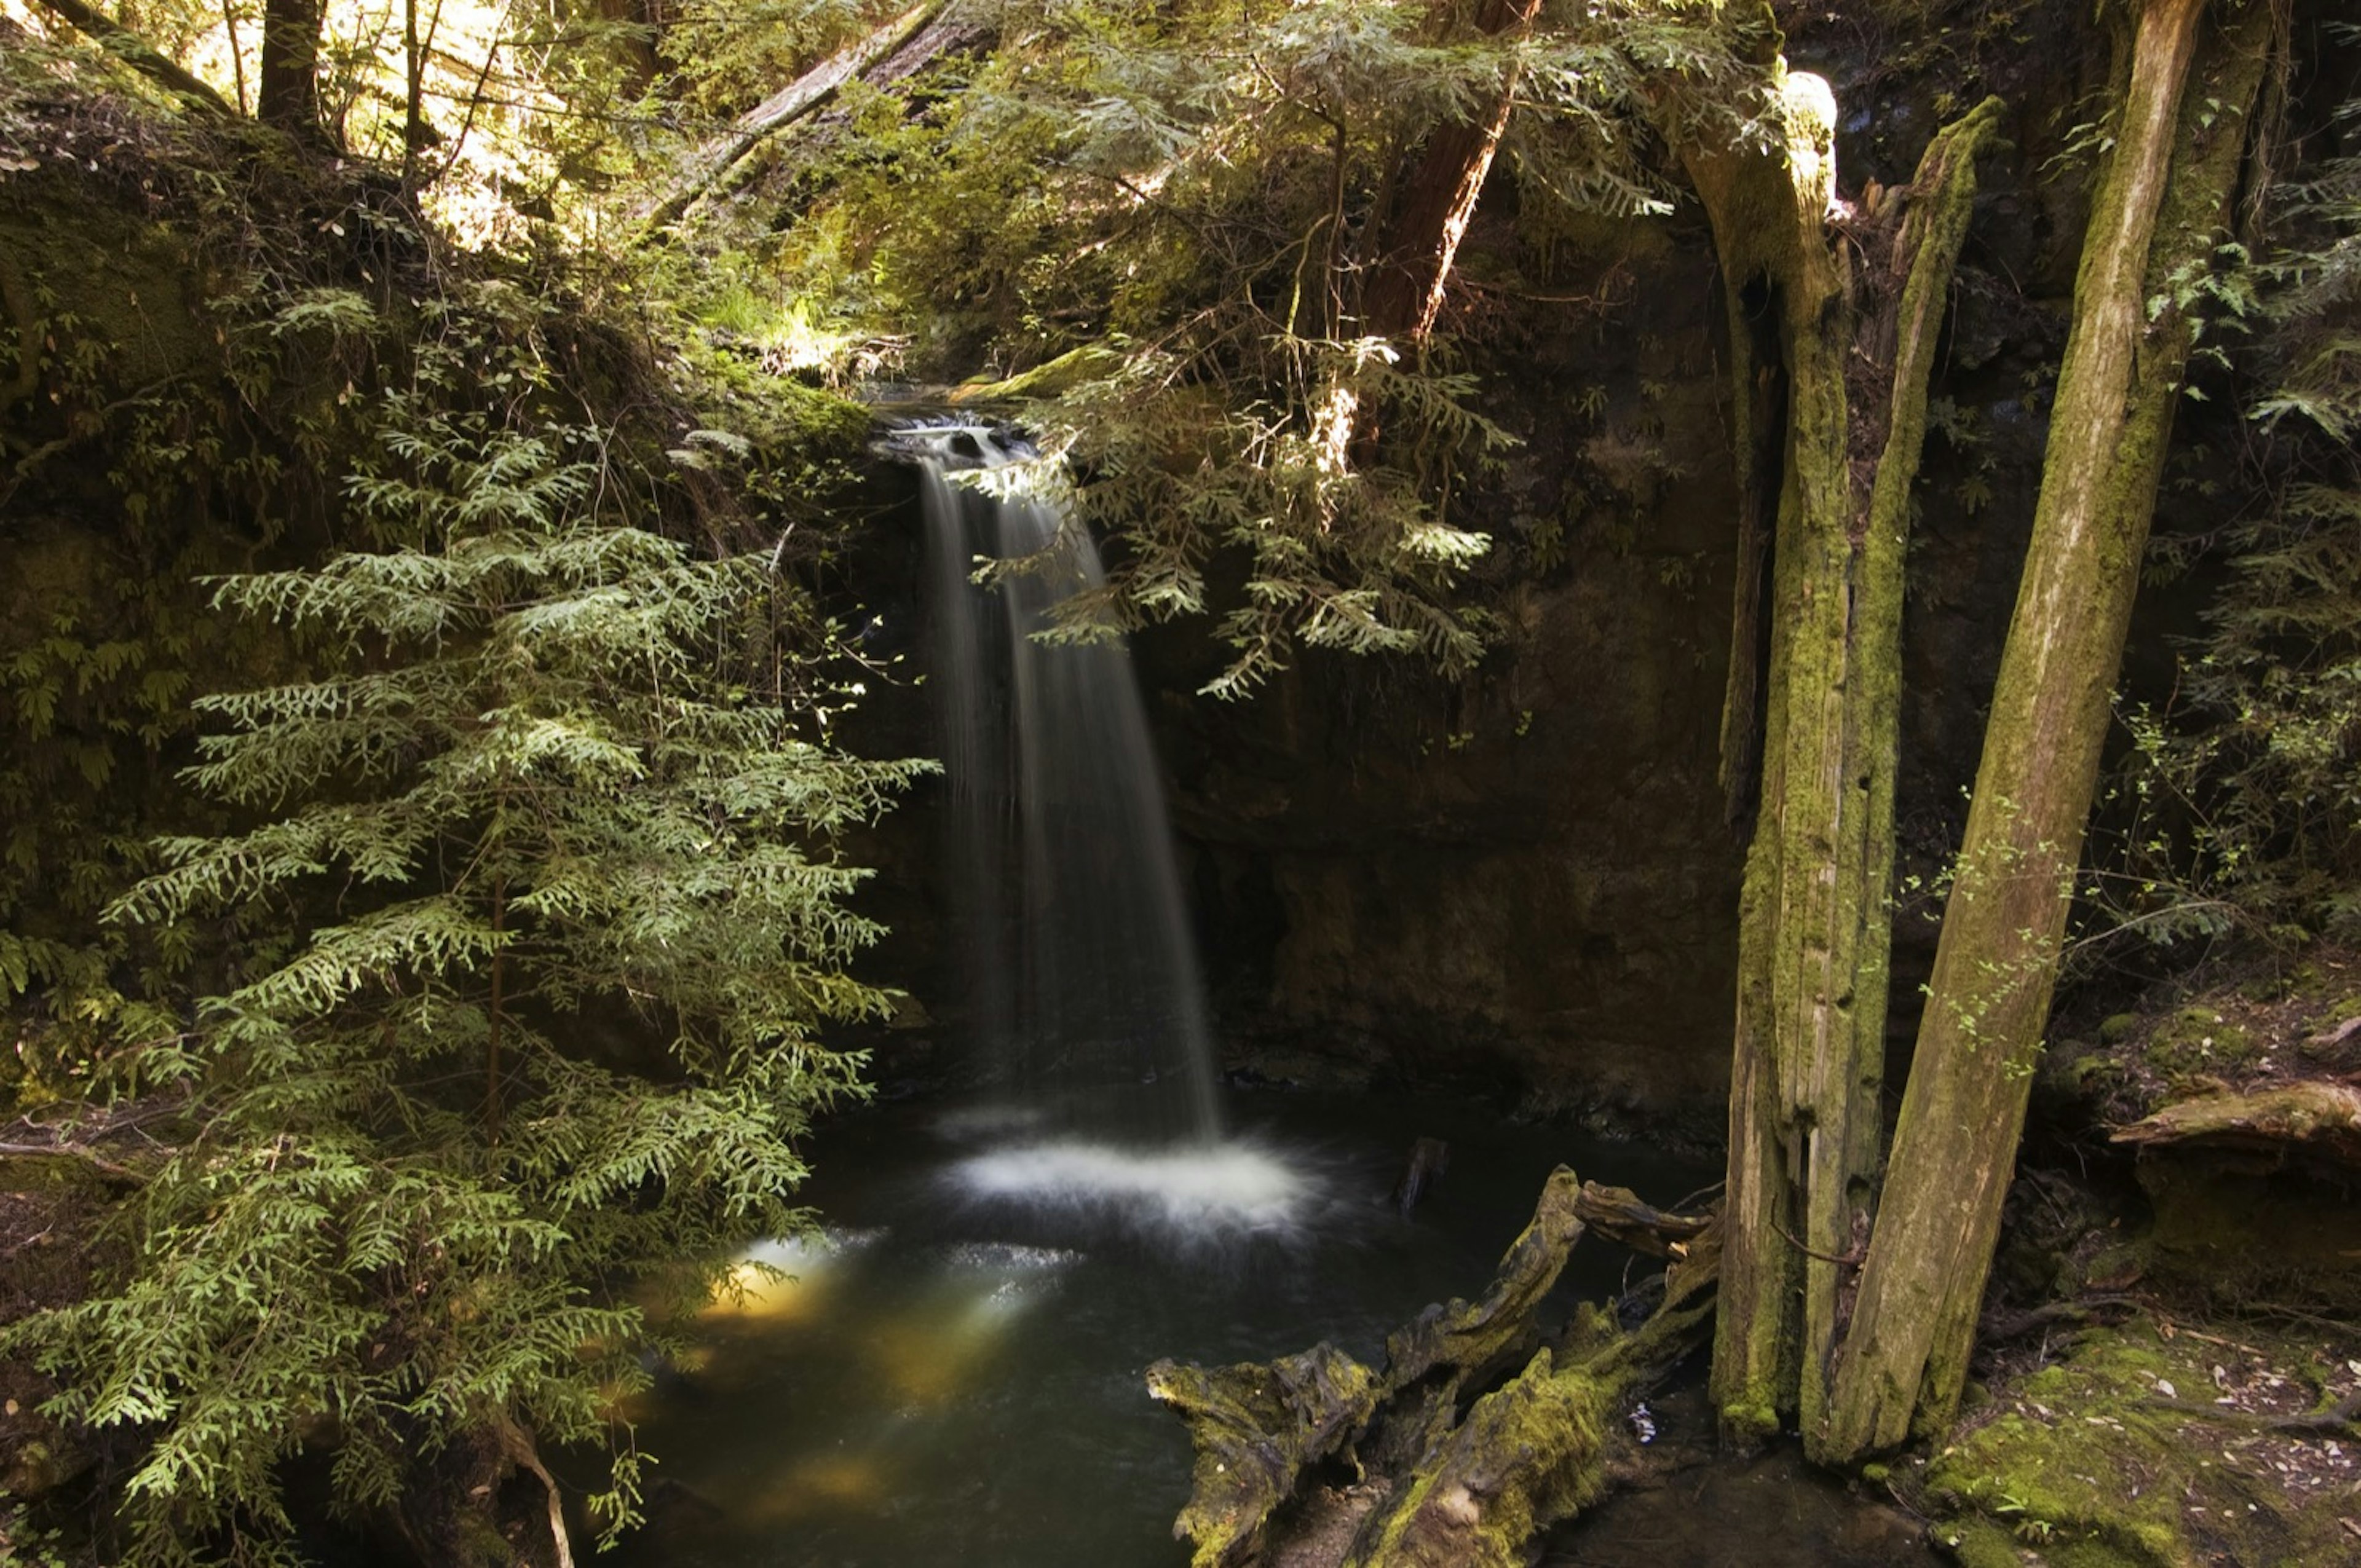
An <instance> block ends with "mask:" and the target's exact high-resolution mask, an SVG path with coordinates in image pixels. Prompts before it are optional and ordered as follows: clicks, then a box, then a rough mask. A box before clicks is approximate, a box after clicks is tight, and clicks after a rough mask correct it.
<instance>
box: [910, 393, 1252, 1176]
mask: <svg viewBox="0 0 2361 1568" xmlns="http://www.w3.org/2000/svg"><path fill="white" fill-rule="evenodd" d="M896 444H897V445H898V446H900V447H902V448H903V449H904V450H906V451H908V452H910V453H911V454H912V455H914V456H915V457H916V459H917V463H918V466H919V469H920V487H921V488H920V495H921V500H922V504H923V507H924V510H925V514H926V525H927V555H928V599H929V606H930V615H931V619H932V621H933V626H934V645H933V652H934V661H933V662H934V668H935V675H934V679H935V681H936V682H937V683H938V688H937V689H938V696H937V699H936V709H937V713H938V716H939V723H940V725H941V729H942V744H943V758H944V772H945V774H946V782H947V784H948V787H949V795H950V809H949V812H948V813H947V817H948V829H947V831H948V834H949V844H948V860H949V869H950V883H951V886H952V894H953V898H954V909H955V918H956V919H957V921H958V923H959V927H960V929H961V938H960V943H959V945H960V947H961V951H962V957H963V959H964V965H963V967H964V968H965V970H966V983H967V990H968V1011H969V1014H970V1016H971V1019H972V1030H973V1032H974V1034H975V1035H976V1036H977V1037H978V1038H979V1040H980V1041H981V1042H982V1043H983V1046H984V1047H985V1049H986V1054H987V1057H988V1058H989V1059H990V1060H992V1061H993V1062H994V1063H995V1064H996V1065H997V1068H998V1070H999V1073H1000V1076H1001V1078H1002V1080H1003V1087H1004V1090H1005V1092H1007V1093H1008V1094H1010V1095H1011V1096H1012V1097H1013V1100H1014V1107H1015V1108H1016V1110H1018V1111H1020V1112H1021V1113H1024V1114H1026V1115H1027V1116H1030V1117H1036V1118H1038V1119H1040V1120H1043V1121H1046V1122H1047V1123H1048V1124H1049V1128H1048V1130H1049V1131H1052V1132H1055V1133H1060V1134H1066V1135H1074V1134H1087V1135H1092V1136H1094V1137H1098V1138H1103V1139H1114V1140H1116V1141H1121V1142H1125V1143H1129V1144H1134V1145H1137V1144H1142V1143H1173V1142H1191V1143H1200V1144H1210V1143H1211V1142H1213V1139H1214V1138H1215V1137H1216V1136H1217V1135H1218V1130H1219V1129H1218V1126H1217V1119H1218V1117H1217V1112H1216V1109H1215V1105H1214V1092H1213V1091H1214V1084H1213V1047H1212V1039H1211V1036H1210V1033H1209V1031H1208V1028H1207V1025H1206V1017H1205V1003H1204V996H1203V992H1202V987H1201V984H1200V981H1199V979H1198V970H1197V959H1196V951H1195V945H1194V943H1193V942H1192V941H1191V938H1190V934H1189V927H1188V921H1187V918H1186V916H1185V913H1184V906H1183V905H1182V902H1181V897H1180V874H1179V872H1178V871H1177V869H1176V868H1175V866H1174V864H1173V859H1172V845H1171V839H1170V827H1169V823H1168V819H1167V817H1166V814H1165V805H1164V792H1163V788H1162V786H1161V784H1159V780H1158V775H1157V766H1156V756H1155V752H1154V751H1153V749H1152V748H1151V747H1150V745H1149V743H1148V722H1147V718H1146V716H1145V714H1144V713H1143V712H1142V711H1141V708H1140V701H1139V691H1138V687H1137V684H1136V683H1135V682H1134V680H1133V678H1132V671H1131V656H1130V653H1129V652H1128V651H1127V650H1126V648H1125V646H1124V643H1123V641H1122V640H1121V639H1120V638H1117V637H1114V636H1102V637H1095V638H1089V639H1084V640H1081V641H1075V640H1072V639H1057V638H1047V637H1044V636H1043V633H1044V632H1047V631H1049V630H1052V629H1053V628H1055V627H1056V626H1057V625H1058V622H1057V620H1056V617H1055V614H1054V612H1055V610H1056V609H1057V607H1058V606H1060V604H1062V603H1064V602H1065V601H1067V600H1068V599H1070V598H1072V597H1073V596H1075V595H1077V594H1085V593H1089V592H1092V591H1093V590H1096V589H1099V588H1102V587H1104V584H1105V576H1104V570H1103V569H1102V567H1101V565H1100V562H1099V556H1098V551H1097V549H1096V547H1095V546H1093V543H1091V539H1090V535H1089V533H1088V532H1087V531H1086V530H1084V529H1082V527H1080V526H1078V525H1075V524H1074V523H1073V522H1072V521H1071V518H1070V517H1069V515H1068V512H1067V510H1066V508H1065V506H1064V504H1063V502H1062V500H1061V499H1060V498H1059V495H1058V492H1057V490H1056V489H1055V488H1054V487H1052V486H1051V485H1049V484H1047V483H1044V482H1043V481H1044V479H1045V478H1047V477H1050V476H1045V475H1044V474H1043V473H1042V472H1041V460H1040V459H1038V457H1036V456H1035V455H1034V454H1033V453H1032V452H1031V451H1030V449H1029V448H1027V447H1025V446H1024V445H1023V444H1021V443H1019V442H1016V441H1015V440H1013V439H1012V438H1010V437H1009V436H1008V435H1006V434H1005V433H1001V432H996V431H994V430H991V429H986V428H982V427H976V426H950V425H939V426H922V427H917V428H914V429H911V430H907V431H905V432H903V433H901V434H900V437H899V438H898V439H897V442H896ZM961 470H968V471H974V470H984V471H987V472H986V474H985V475H984V476H983V478H984V482H983V483H982V484H978V483H973V482H966V483H962V482H960V481H958V480H956V479H954V478H953V477H952V476H953V475H954V474H957V473H959V472H961ZM979 557H985V558H990V559H993V560H1001V561H1012V562H1019V561H1021V562H1023V563H1024V565H1023V566H1022V567H1020V568H1016V569H1012V570H1009V571H1007V572H1005V573H1003V574H1000V575H999V576H998V578H997V581H996V583H995V584H994V586H992V587H980V586H978V585H977V584H976V583H975V582H974V581H973V580H972V578H973V576H974V571H975V567H976V565H978V558H979Z"/></svg>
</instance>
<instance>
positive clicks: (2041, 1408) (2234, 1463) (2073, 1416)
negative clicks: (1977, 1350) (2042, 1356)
mask: <svg viewBox="0 0 2361 1568" xmlns="http://www.w3.org/2000/svg"><path fill="white" fill-rule="evenodd" d="M2217 1329H2224V1332H2215V1331H2216V1330H2217ZM2337 1336H2341V1337H2336V1336H2331V1337H2329V1338H2323V1337H2322V1336H2301V1335H2290V1334H2283V1333H2279V1332H2268V1331H2264V1330H2260V1329H2257V1328H2256V1327H2254V1326H2252V1325H2247V1324H2237V1325H2234V1326H2228V1327H2226V1328H2225V1326H2224V1325H2213V1326H2210V1327H2209V1328H2208V1329H2206V1330H2202V1331H2201V1330H2193V1329H2190V1328H2186V1327H2182V1326H2180V1325H2177V1324H2175V1323H2173V1322H2172V1321H2169V1320H2168V1319H2165V1318H2161V1317H2154V1316H2144V1317H2139V1318H2135V1319H2133V1320H2132V1321H2129V1322H2127V1323H2125V1324H2124V1325H2123V1326H2121V1327H2119V1328H2106V1329H2093V1330H2091V1331H2089V1332H2085V1333H2083V1334H2081V1336H2079V1337H2078V1338H2077V1339H2076V1340H2075V1341H2074V1343H2072V1345H2071V1346H2070V1348H2069V1349H2068V1351H2067V1353H2066V1354H2065V1356H2064V1358H2063V1359H2062V1360H2059V1361H2058V1362H2056V1363H2054V1364H2052V1365H2048V1366H2045V1367H2042V1368H2040V1369H2039V1370H2038V1371H2036V1372H2034V1373H2032V1374H2031V1375H2029V1376H2025V1377H2024V1378H2023V1379H2022V1380H2021V1381H2018V1382H2016V1383H2015V1385H2014V1386H2013V1387H2011V1386H2003V1387H1999V1388H1997V1389H1996V1390H1995V1392H1994V1394H1993V1398H1991V1400H1990V1401H1989V1402H1988V1403H1986V1404H1985V1405H1984V1406H1983V1407H1982V1408H1981V1409H1978V1410H1976V1411H1974V1412H1972V1413H1971V1414H1970V1415H1969V1416H1968V1417H1967V1418H1966V1419H1965V1420H1963V1421H1962V1422H1961V1423H1960V1428H1959V1429H1958V1430H1957V1431H1954V1433H1953V1434H1952V1436H1951V1439H1950V1441H1949V1442H1948V1443H1947V1444H1946V1445H1945V1446H1943V1447H1942V1448H1941V1449H1940V1450H1939V1451H1938V1453H1937V1454H1936V1456H1935V1458H1934V1459H1933V1460H1932V1462H1931V1463H1930V1464H1928V1465H1927V1470H1926V1473H1925V1476H1924V1481H1925V1485H1926V1487H1927V1495H1928V1497H1929V1499H1930V1501H1932V1502H1933V1503H1934V1504H1935V1505H1936V1508H1937V1510H1938V1512H1939V1513H1940V1514H1942V1515H1944V1516H1945V1517H1944V1518H1943V1519H1942V1520H1941V1522H1939V1523H1938V1526H1937V1527H1936V1529H1935V1532H1934V1534H1935V1539H1936V1540H1937V1541H1939V1542H1941V1543H1942V1544H1944V1545H1945V1546H1947V1547H1948V1548H1949V1550H1951V1551H1952V1552H1954V1553H1955V1554H1956V1555H1957V1556H1958V1557H1959V1558H1960V1561H1961V1562H1963V1563H1969V1564H1971V1568H1986V1565H1991V1568H1999V1565H2000V1564H2004V1563H2005V1564H2010V1565H2013V1568H2021V1565H2022V1564H2024V1563H2030V1562H2038V1563H2046V1564H2049V1565H2051V1568H2128V1565H2137V1568H2184V1565H2193V1564H2197V1563H2212V1562H2219V1561H2228V1562H2235V1563H2246V1564H2253V1565H2255V1568H2278V1565H2281V1564H2285V1565H2289V1568H2293V1565H2295V1564H2301V1563H2333V1562H2342V1561H2345V1559H2346V1556H2347V1554H2348V1552H2349V1551H2350V1549H2351V1547H2352V1545H2353V1541H2354V1537H2353V1535H2352V1534H2351V1533H2350V1527H2348V1526H2346V1525H2345V1523H2344V1522H2343V1517H2344V1516H2345V1515H2347V1514H2350V1513H2352V1512H2354V1511H2355V1509H2354V1508H2353V1501H2352V1499H2353V1488H2354V1486H2355V1485H2356V1482H2361V1455H2356V1454H2355V1453H2353V1452H2352V1451H2353V1450H2354V1449H2355V1447H2356V1443H2355V1442H2353V1441H2352V1440H2351V1434H2350V1433H2349V1432H2348V1433H2346V1434H2345V1437H2344V1438H2343V1440H2341V1441H2340V1440H2339V1438H2338V1437H2337V1435H2336V1434H2334V1433H2321V1432H2298V1431H2286V1430H2280V1429H2276V1428H2274V1427H2273V1426H2272V1425H2271V1424H2270V1423H2271V1422H2273V1421H2275V1420H2286V1419H2288V1418H2291V1417H2298V1416H2301V1415H2304V1414H2307V1413H2309V1412H2310V1411H2312V1410H2314V1409H2319V1408H2321V1407H2322V1406H2323V1405H2325V1404H2327V1403H2329V1402H2331V1401H2333V1400H2334V1399H2336V1398H2342V1397H2343V1396H2344V1394H2345V1393H2346V1392H2347V1391H2349V1390H2350V1389H2351V1388H2352V1387H2355V1386H2356V1385H2357V1384H2361V1369H2356V1363H2355V1362H2354V1361H2353V1360H2352V1359H2351V1357H2352V1354H2353V1353H2354V1352H2355V1351H2356V1350H2361V1344H2356V1343H2344V1342H2345V1341H2350V1340H2353V1339H2354V1338H2355V1335H2354V1333H2353V1332H2351V1331H2348V1330H2345V1329H2343V1328H2340V1329H2339V1330H2338V1331H2337ZM2332 1341H2333V1343H2332ZM2327 1369H2333V1370H2327Z"/></svg>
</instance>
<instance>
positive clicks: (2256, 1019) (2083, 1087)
mask: <svg viewBox="0 0 2361 1568" xmlns="http://www.w3.org/2000/svg"><path fill="white" fill-rule="evenodd" d="M2203 972H2204V973H2205V974H2206V976H2207V977H2208V978H2207V979H2206V980H2205V981H2203V982H2202V983H2201V984H2199V985H2196V986H2193V987H2192V986H2189V985H2186V984H2177V985H2176V986H2174V987H2173V988H2172V989H2171V990H2170V991H2169V992H2166V993H2164V994H2161V995H2158V996H2156V997H2153V998H2152V999H2151V1000H2150V1001H2149V1003H2147V1005H2145V1006H2143V1007H2142V1008H2141V1009H2139V1010H2138V1011H2136V1012H2125V1013H2116V1014H2110V1015H2109V1016H2107V1017H2105V1018H2103V1019H2101V1020H2099V1021H2097V1022H2095V1023H2092V1024H2087V1025H2083V1026H2081V1027H2080V1028H2077V1029H2074V1030H2072V1031H2071V1032H2070V1033H2067V1034H2066V1035H2064V1036H2062V1037H2060V1038H2058V1039H2056V1040H2054V1041H2053V1042H2052V1043H2051V1045H2050V1047H2049V1052H2048V1064H2047V1067H2046V1069H2045V1070H2044V1077H2045V1079H2046V1080H2047V1083H2046V1087H2047V1088H2048V1089H2049V1090H2050V1091H2052V1092H2055V1093H2062V1094H2064V1095H2066V1096H2069V1097H2070V1098H2072V1099H2074V1100H2076V1101H2079V1102H2081V1105H2082V1107H2083V1108H2084V1109H2085V1110H2086V1111H2087V1112H2089V1113H2094V1114H2095V1116H2096V1118H2097V1119H2098V1120H2100V1121H2103V1122H2109V1123H2116V1124H2122V1123H2129V1122H2136V1121H2137V1120H2139V1119H2140V1118H2141V1117H2143V1116H2147V1115H2150V1114H2153V1113H2155V1112H2156V1111H2158V1109H2160V1108H2161V1107H2163V1106H2165V1105H2168V1104H2170V1103H2172V1102H2174V1101H2177V1100H2185V1099H2189V1098H2191V1097H2192V1096H2194V1095H2199V1094H2204V1093H2210V1092H2218V1091H2222V1090H2225V1089H2226V1090H2231V1091H2237V1092H2241V1093H2245V1092H2251V1091H2256V1090H2259V1089H2268V1088H2273V1087H2278V1086H2280V1085H2284V1084H2288V1083H2292V1082H2296V1081H2300V1080H2303V1079H2307V1078H2324V1077H2334V1076H2340V1075H2343V1074H2345V1073H2350V1072H2352V1071H2354V1070H2356V1069H2361V1028H2356V1029H2355V1030H2353V1031H2351V1032H2350V1033H2347V1034H2344V1035H2342V1036H2341V1037H2340V1036H2339V1030H2340V1028H2341V1026H2342V1025H2345V1024H2346V1023H2348V1022H2351V1021H2353V1020H2356V1019H2361V952H2356V950H2355V949H2353V948H2346V947H2342V946H2338V945H2335V944H2332V943H2325V942H2323V943H2317V944H2314V945H2313V946H2312V947H2311V948H2307V949H2305V950H2304V951H2303V952H2302V953H2301V954H2297V955H2294V956H2280V955H2267V956H2264V957H2260V958H2257V959H2251V960H2248V961H2246V962H2244V963H2237V964H2232V965H2227V966H2208V967H2207V969H2206V970H2204V971H2203Z"/></svg>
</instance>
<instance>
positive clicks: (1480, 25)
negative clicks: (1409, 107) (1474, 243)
mask: <svg viewBox="0 0 2361 1568" xmlns="http://www.w3.org/2000/svg"><path fill="white" fill-rule="evenodd" d="M1541 8H1542V0H1485V3H1484V5H1482V6H1481V7H1480V8H1479V9H1478V10H1477V13H1476V30H1477V32H1479V33H1481V34H1484V35H1485V36H1487V37H1498V36H1499V35H1501V34H1503V33H1509V32H1522V31H1524V30H1525V29H1526V28H1528V27H1532V24H1533V18H1534V17H1535V16H1539V15H1540V14H1541ZM1516 94H1517V73H1516V70H1515V68H1514V67H1513V66H1511V67H1510V71H1509V72H1508V74H1507V75H1506V77H1505V78H1504V79H1503V80H1502V81H1501V83H1500V91H1499V96H1498V97H1497V98H1495V99H1494V101H1493V104H1492V108H1491V111H1490V112H1489V113H1488V114H1487V115H1485V116H1484V117H1483V118H1482V119H1480V120H1466V121H1459V122H1455V123H1454V124H1450V125H1444V126H1438V127H1436V129H1435V130H1434V132H1433V134H1432V135H1431V136H1430V137H1428V138H1427V143H1426V147H1425V148H1424V150H1423V151H1422V152H1421V153H1420V154H1419V159H1418V167H1417V168H1416V170H1413V171H1412V173H1411V177H1410V180H1409V181H1408V183H1407V184H1405V185H1404V186H1403V187H1402V191H1401V195H1400V200H1398V201H1397V202H1396V203H1394V204H1393V209H1392V211H1391V212H1390V213H1389V214H1386V217H1385V225H1384V238H1383V241H1382V242H1381V244H1380V245H1379V247H1378V258H1377V261H1376V263H1375V265H1374V267H1373V269H1372V272H1373V277H1372V280H1371V281H1370V283H1369V285H1368V286H1367V289H1366V290H1364V291H1363V292H1362V296H1361V310H1360V316H1359V320H1358V323H1357V324H1356V326H1355V327H1354V328H1353V331H1354V332H1355V334H1356V335H1357V336H1360V337H1381V338H1389V339H1392V338H1400V339H1403V340H1405V341H1406V342H1407V343H1408V344H1409V345H1411V347H1412V348H1413V349H1420V348H1423V347H1424V346H1425V345H1426V341H1427V339H1428V338H1429V337H1431V336H1433V333H1434V323H1435V319H1436V318H1437V317H1438V316H1439V315H1441V313H1442V312H1443V301H1444V292H1445V291H1446V290H1447V289H1448V287H1449V285H1450V282H1451V269H1452V265H1453V263H1454V262H1455V261H1456V260H1457V259H1458V257H1459V243H1460V241H1462V240H1463V239H1465V238H1466V237H1467V225H1469V224H1470V223H1472V222H1474V221H1475V217H1476V202H1477V198H1478V197H1480V196H1481V195H1483V193H1484V181H1485V180H1486V179H1487V178H1488V177H1489V176H1490V174H1491V172H1492V161H1493V159H1495V158H1496V157H1498V156H1499V150H1500V140H1501V138H1502V137H1504V136H1506V135H1507V134H1508V129H1509V115H1510V112H1511V111H1512V110H1513V109H1514V108H1515V106H1516ZM1337 139H1338V148H1337V169H1338V171H1339V174H1340V175H1341V173H1342V170H1343V167H1344V164H1343V159H1344V148H1343V141H1344V134H1343V131H1342V129H1341V127H1340V128H1339V131H1338V133H1337ZM1341 196H1342V187H1341V185H1340V186H1339V198H1340V211H1339V212H1338V213H1337V214H1336V216H1335V218H1334V220H1333V221H1334V222H1335V223H1339V224H1341V222H1342V217H1343V214H1342V212H1341ZM1330 237H1331V242H1332V244H1333V242H1334V239H1335V237H1336V231H1335V229H1334V227H1332V228H1331V230H1330ZM1331 287H1332V288H1338V289H1341V287H1342V280H1341V279H1332V280H1331ZM1312 444H1313V448H1314V450H1315V451H1317V452H1319V453H1320V454H1321V455H1322V457H1323V462H1324V463H1325V464H1326V466H1328V468H1329V469H1330V470H1331V471H1333V472H1335V473H1342V472H1344V471H1345V468H1346V467H1347V466H1350V464H1351V461H1352V458H1353V454H1354V451H1355V449H1356V447H1367V446H1372V445H1374V444H1376V429H1375V423H1374V422H1373V421H1371V420H1369V419H1368V418H1367V417H1365V414H1364V411H1363V410H1362V407H1361V394H1360V391H1359V389H1356V387H1354V386H1353V385H1352V384H1351V382H1349V381H1348V380H1345V379H1343V378H1338V379H1336V380H1334V381H1333V382H1331V383H1330V384H1329V385H1328V387H1327V388H1326V389H1324V390H1323V392H1322V393H1321V395H1320V400H1319V404H1318V406H1317V407H1316V408H1314V409H1313V410H1312Z"/></svg>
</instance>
